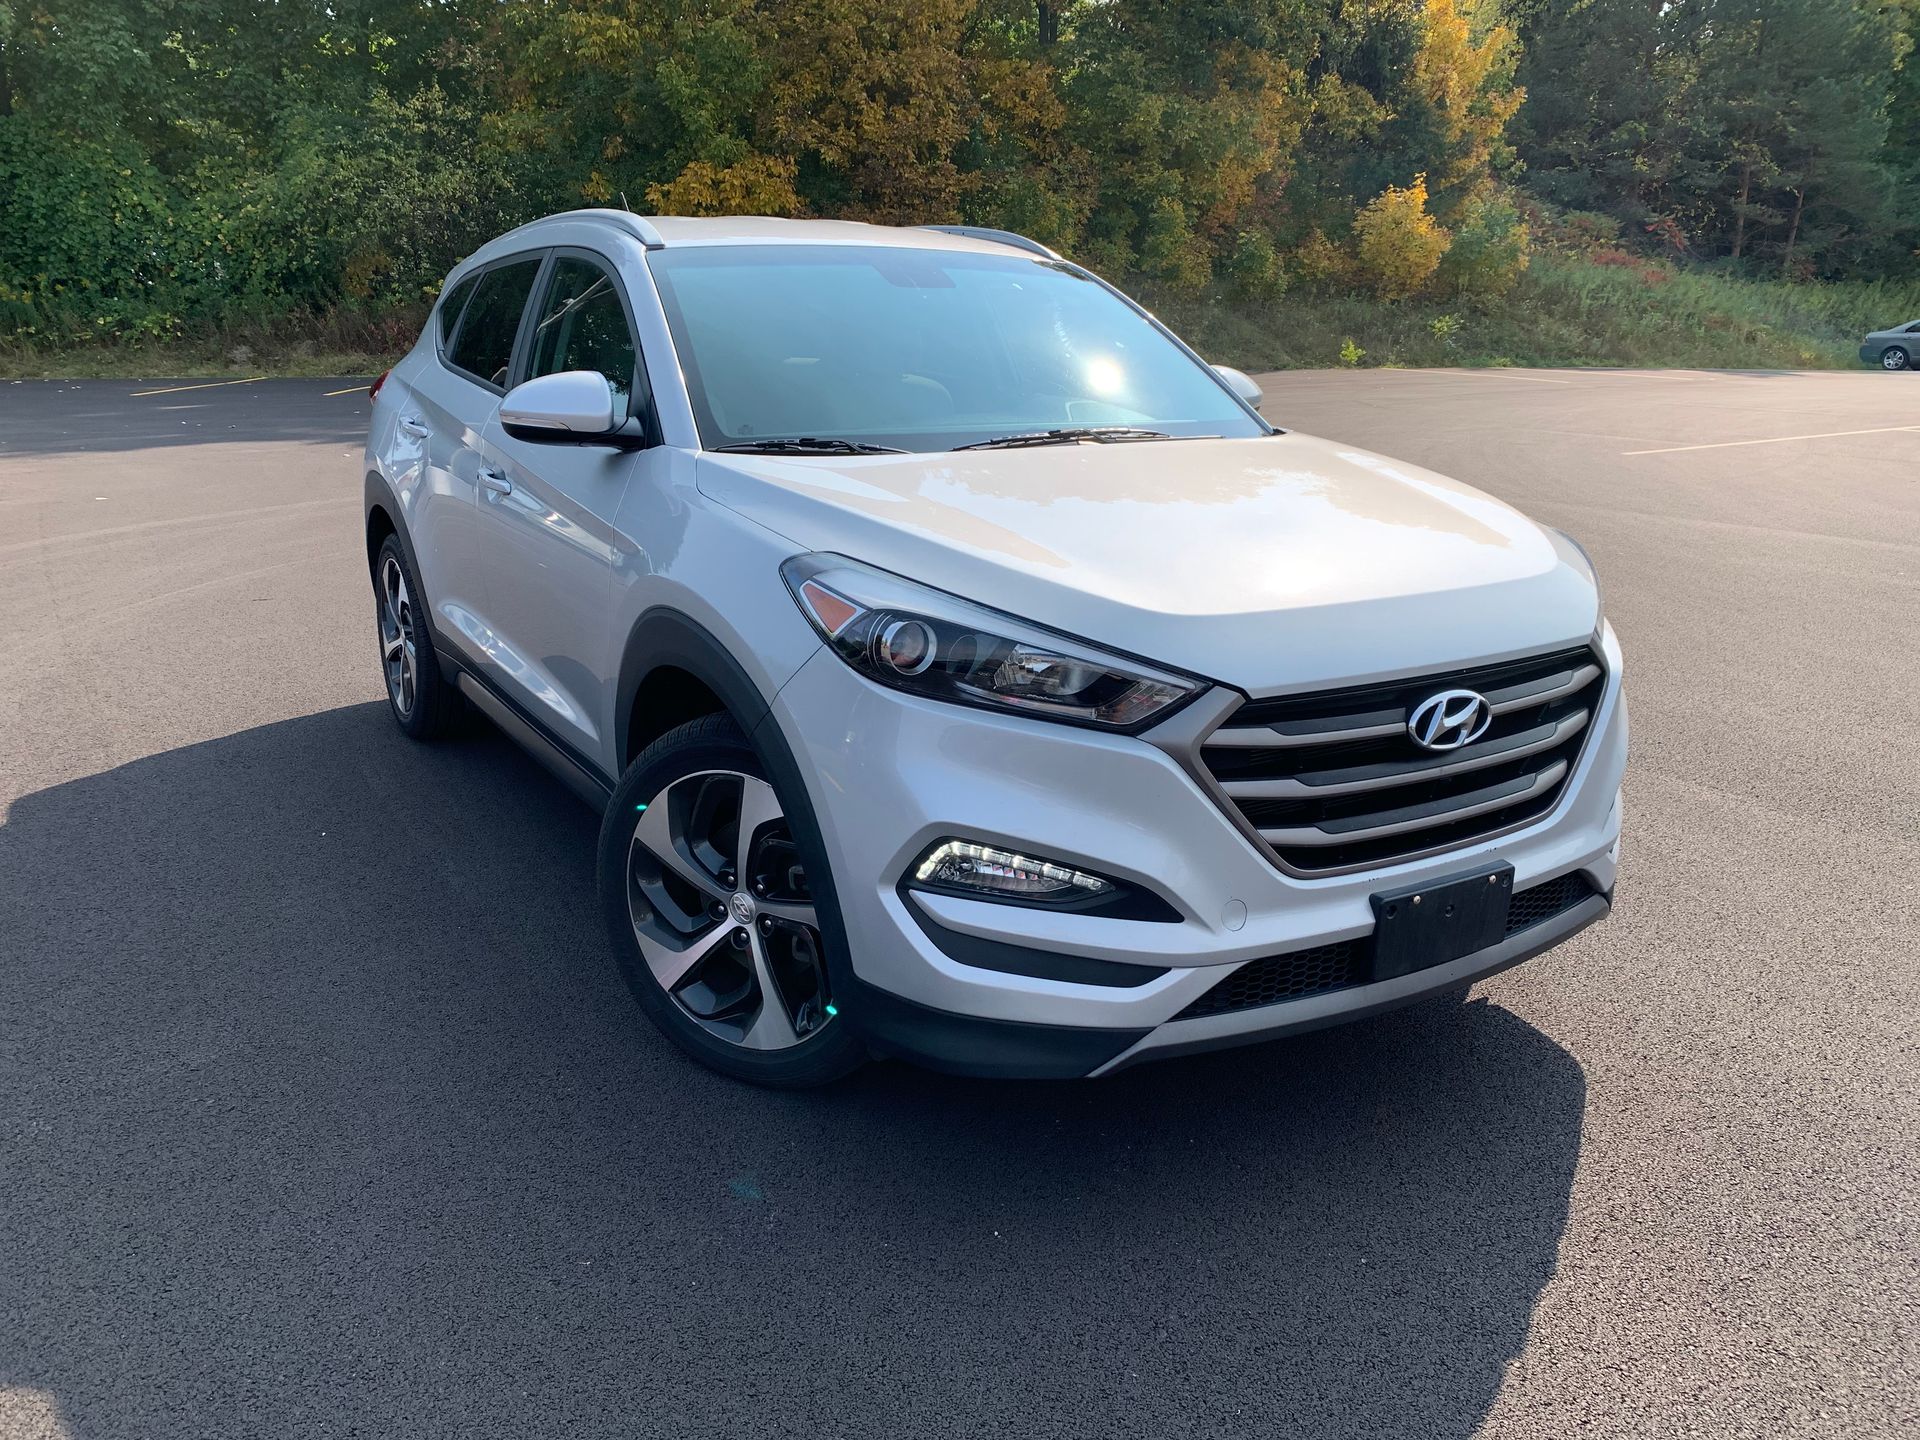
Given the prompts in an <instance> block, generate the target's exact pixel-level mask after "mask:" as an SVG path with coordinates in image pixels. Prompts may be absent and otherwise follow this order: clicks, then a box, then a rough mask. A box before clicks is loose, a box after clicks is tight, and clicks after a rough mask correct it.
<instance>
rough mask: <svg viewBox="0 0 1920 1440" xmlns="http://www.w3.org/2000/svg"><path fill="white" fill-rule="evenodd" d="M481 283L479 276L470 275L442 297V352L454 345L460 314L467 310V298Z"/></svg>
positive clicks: (440, 313)
mask: <svg viewBox="0 0 1920 1440" xmlns="http://www.w3.org/2000/svg"><path fill="white" fill-rule="evenodd" d="M479 283H480V277H479V276H478V275H469V276H467V278H466V279H464V280H462V281H461V282H460V283H459V284H458V285H455V286H453V287H452V288H451V289H450V290H448V291H447V293H446V294H444V295H442V296H441V297H440V311H439V319H440V348H441V349H442V350H444V349H446V348H447V346H449V345H451V344H452V343H453V331H454V327H455V326H456V325H458V324H459V323H460V312H461V311H462V310H464V309H466V308H467V298H468V297H469V296H471V295H472V294H473V287H474V286H475V285H477V284H479Z"/></svg>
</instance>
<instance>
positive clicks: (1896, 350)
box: [1880, 345, 1912, 370]
mask: <svg viewBox="0 0 1920 1440" xmlns="http://www.w3.org/2000/svg"><path fill="white" fill-rule="evenodd" d="M1911 358H1912V357H1910V356H1909V355H1908V354H1907V352H1906V348H1905V347H1904V346H1900V345H1889V346H1888V347H1887V348H1886V349H1884V350H1882V351H1881V352H1880V368H1881V369H1882V370H1905V369H1906V368H1907V366H1908V364H1909V363H1910V362H1911Z"/></svg>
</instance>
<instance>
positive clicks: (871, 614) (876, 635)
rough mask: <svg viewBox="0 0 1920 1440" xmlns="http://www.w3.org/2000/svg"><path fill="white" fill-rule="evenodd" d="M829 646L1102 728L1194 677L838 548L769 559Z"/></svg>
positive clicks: (1119, 723) (934, 683) (909, 681)
mask: <svg viewBox="0 0 1920 1440" xmlns="http://www.w3.org/2000/svg"><path fill="white" fill-rule="evenodd" d="M780 573H781V575H782V576H783V577H784V578H785V580H786V582H787V588H788V589H789V590H791V591H792V592H793V598H794V600H795V602H796V603H798V605H799V606H800V610H801V613H802V614H804V615H805V616H806V617H807V620H808V622H809V623H810V624H811V625H812V626H813V628H814V629H815V630H817V631H818V632H819V633H820V638H821V639H823V640H825V641H826V642H827V643H828V644H829V645H831V646H832V647H833V648H834V650H835V652H836V653H838V655H839V656H840V658H841V659H842V660H844V661H846V662H847V664H849V665H851V666H852V667H853V668H854V669H856V670H858V671H859V672H860V673H861V674H863V675H865V676H867V677H868V678H869V679H872V680H876V681H878V682H879V683H880V684H882V685H890V686H892V687H893V688H894V689H896V690H907V691H911V692H912V693H914V694H918V695H926V696H930V697H932V698H934V699H937V700H950V701H953V702H956V703H958V704H962V705H976V706H981V707H985V708H989V709H998V710H1012V711H1017V712H1019V713H1021V714H1025V715H1033V716H1037V717H1041V718H1045V719H1051V720H1064V721H1066V722H1068V723H1070V724H1076V725H1089V726H1094V727H1097V728H1099V729H1103V730H1136V729H1139V728H1140V727H1142V726H1144V725H1147V724H1149V723H1151V722H1152V721H1154V720H1157V719H1160V718H1162V717H1164V716H1165V715H1167V714H1168V713H1170V712H1171V711H1173V710H1174V709H1177V708H1178V707H1179V706H1181V705H1183V704H1185V703H1186V702H1187V701H1188V700H1191V699H1192V698H1193V697H1194V696H1195V695H1197V694H1199V693H1200V692H1201V691H1202V690H1204V689H1205V688H1206V686H1205V684H1204V683H1203V682H1201V681H1198V680H1194V679H1192V678H1190V677H1188V676H1185V675H1177V674H1173V673H1171V672H1169V671H1164V670H1158V669H1155V668H1153V667H1151V666H1148V665H1143V664H1141V663H1140V662H1138V661H1134V660H1129V659H1125V658H1122V657H1120V656H1117V655H1110V654H1108V653H1107V652H1105V651H1103V650H1099V649H1095V648H1094V647H1092V646H1089V645H1084V644H1082V643H1081V642H1080V641H1077V640H1069V639H1067V638H1066V637H1065V636H1059V635H1054V634H1052V633H1051V632H1049V631H1046V630H1042V629H1040V628H1039V627H1038V626H1032V625H1028V624H1027V623H1026V622H1024V621H1022V620H1019V619H1017V618H1015V617H1014V616H1011V615H1003V614H1000V613H999V612H998V611H994V610H989V609H987V608H986V607H984V606H980V605H974V604H972V603H971V602H969V601H966V600H962V599H959V598H958V597H957V596H953V595H948V594H945V593H943V592H941V591H938V590H932V589H929V588H927V587H926V586H924V585H916V584H914V583H913V582H912V581H910V580H904V579H902V578H901V577H899V576H897V575H892V574H889V573H888V572H886V571H884V570H876V569H873V568H872V567H870V566H866V565H861V564H858V563H857V562H855V561H852V560H847V559H843V558H842V557H840V556H838V555H799V556H795V557H794V558H793V559H791V560H789V561H787V563H786V564H785V565H783V566H781V567H780Z"/></svg>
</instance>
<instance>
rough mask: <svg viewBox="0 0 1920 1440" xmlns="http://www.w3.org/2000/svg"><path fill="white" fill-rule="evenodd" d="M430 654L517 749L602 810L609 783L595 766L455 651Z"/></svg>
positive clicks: (610, 790) (598, 811) (438, 649)
mask: <svg viewBox="0 0 1920 1440" xmlns="http://www.w3.org/2000/svg"><path fill="white" fill-rule="evenodd" d="M434 658H435V659H437V660H438V661H439V662H440V665H441V668H442V669H443V670H445V671H447V672H449V673H451V674H452V675H453V677H454V682H453V683H454V685H455V686H456V687H457V688H458V689H459V691H460V693H461V694H462V695H464V696H466V697H467V699H468V700H470V701H472V702H473V707H474V709H476V710H478V711H479V712H480V713H481V714H483V715H485V716H486V717H487V718H488V719H489V720H491V721H492V722H493V723H494V724H495V725H497V726H499V727H500V728H501V729H502V730H504V731H505V732H506V733H507V736H508V737H509V738H510V739H512V740H513V741H514V742H515V743H516V744H517V745H519V746H520V748H521V749H523V750H525V751H526V752H527V753H528V754H529V755H531V756H533V758H534V759H535V760H538V761H539V762H540V763H541V764H542V765H544V766H545V767H546V768H547V769H548V770H550V771H552V772H553V775H554V777H555V778H556V779H558V780H559V781H560V783H561V784H563V785H565V786H566V787H567V788H568V789H569V790H571V791H573V793H574V794H575V795H578V796H579V797H580V798H581V799H582V800H584V801H585V802H586V803H587V804H588V805H590V806H592V807H593V810H594V813H595V814H605V813H606V809H607V805H608V803H609V802H610V801H611V800H612V799H613V785H612V783H611V782H610V781H608V780H607V779H606V777H605V776H603V775H601V774H600V772H599V771H598V770H596V769H595V768H594V767H593V766H591V765H589V764H588V763H587V762H586V761H585V760H583V759H581V758H580V757H579V756H577V755H575V754H574V753H573V752H572V751H571V750H570V749H568V748H567V747H566V746H564V745H562V744H561V743H560V742H559V741H558V740H555V739H554V738H553V737H552V736H551V735H549V734H547V732H546V730H545V729H543V728H542V727H541V725H540V724H539V722H538V721H536V720H533V719H532V718H530V717H529V716H527V715H524V714H522V713H521V711H520V709H519V707H518V706H516V705H515V704H513V702H512V701H510V700H508V699H507V698H506V696H504V695H502V694H500V693H499V692H498V691H496V690H495V689H494V688H493V687H492V686H491V685H489V684H487V682H486V681H485V680H483V679H481V678H480V677H479V676H478V675H476V674H475V673H474V672H473V671H471V670H469V669H468V668H467V667H466V666H465V665H463V664H461V663H460V659H459V657H458V656H456V655H451V654H449V653H448V652H447V651H446V650H445V649H443V648H442V647H441V646H438V645H436V646H434Z"/></svg>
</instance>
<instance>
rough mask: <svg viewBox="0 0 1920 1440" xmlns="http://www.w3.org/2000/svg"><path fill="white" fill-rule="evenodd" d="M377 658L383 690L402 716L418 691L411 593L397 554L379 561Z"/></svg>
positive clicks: (417, 661)
mask: <svg viewBox="0 0 1920 1440" xmlns="http://www.w3.org/2000/svg"><path fill="white" fill-rule="evenodd" d="M379 588H380V660H381V663H382V664H383V665H385V666H386V670H387V694H388V695H390V696H392V697H393V708H394V709H395V710H396V711H398V712H399V714H400V716H401V718H402V719H404V718H406V717H407V716H409V715H411V714H412V713H413V706H414V701H415V699H416V698H417V697H418V694H419V673H420V672H419V660H418V655H417V651H416V648H415V646H416V641H415V639H414V632H413V595H412V592H411V591H409V590H408V589H407V577H406V574H405V573H404V572H403V571H402V570H401V569H400V557H399V556H398V555H385V556H382V557H381V562H380V586H379Z"/></svg>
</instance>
